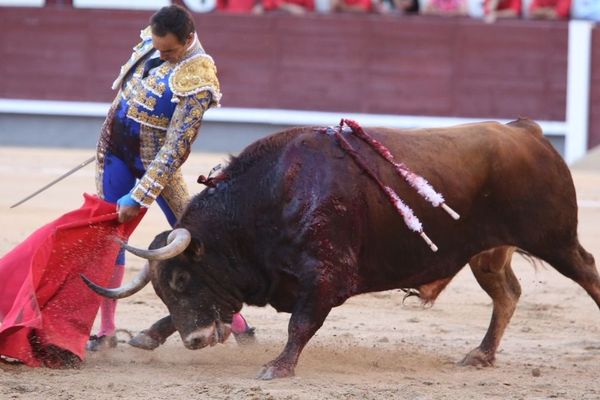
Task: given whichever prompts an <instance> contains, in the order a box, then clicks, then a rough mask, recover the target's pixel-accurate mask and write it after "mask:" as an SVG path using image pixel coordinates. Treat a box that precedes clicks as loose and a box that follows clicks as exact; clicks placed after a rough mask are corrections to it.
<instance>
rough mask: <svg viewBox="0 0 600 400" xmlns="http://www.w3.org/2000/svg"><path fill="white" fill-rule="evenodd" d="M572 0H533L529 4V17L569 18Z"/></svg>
mask: <svg viewBox="0 0 600 400" xmlns="http://www.w3.org/2000/svg"><path fill="white" fill-rule="evenodd" d="M570 11H571V0H533V1H532V2H531V4H530V5H529V18H533V19H568V18H569V14H570Z"/></svg>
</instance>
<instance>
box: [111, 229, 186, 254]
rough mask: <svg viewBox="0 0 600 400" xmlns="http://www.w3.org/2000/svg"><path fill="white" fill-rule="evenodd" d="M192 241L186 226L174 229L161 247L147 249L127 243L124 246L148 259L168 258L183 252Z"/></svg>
mask: <svg viewBox="0 0 600 400" xmlns="http://www.w3.org/2000/svg"><path fill="white" fill-rule="evenodd" d="M191 241H192V235H191V234H190V231H188V230H187V229H185V228H177V229H173V231H172V232H171V233H170V234H169V237H168V238H167V245H166V246H164V247H161V248H160V249H153V250H146V249H138V248H137V247H132V246H130V245H128V244H126V243H124V244H123V245H122V246H123V248H124V249H125V250H127V251H129V252H130V253H133V254H135V255H136V256H138V257H142V258H145V259H146V260H166V259H168V258H173V257H175V256H177V255H179V254H181V253H182V252H183V251H184V250H185V249H186V247H188V245H189V244H190V242H191Z"/></svg>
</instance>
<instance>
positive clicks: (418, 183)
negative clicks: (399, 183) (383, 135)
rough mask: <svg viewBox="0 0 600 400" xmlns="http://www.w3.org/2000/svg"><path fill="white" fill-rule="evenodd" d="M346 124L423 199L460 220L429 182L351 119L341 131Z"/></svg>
mask: <svg viewBox="0 0 600 400" xmlns="http://www.w3.org/2000/svg"><path fill="white" fill-rule="evenodd" d="M344 124H345V125H346V126H348V127H349V128H350V129H351V130H352V132H353V133H354V134H355V135H356V136H358V137H359V138H361V139H362V140H364V141H365V142H366V143H367V144H369V145H370V146H371V147H373V148H374V149H375V151H377V153H379V155H381V157H383V158H384V159H385V160H386V161H388V162H389V163H390V164H392V165H393V166H394V168H395V169H396V171H397V172H398V173H399V174H400V176H402V177H403V178H404V180H405V181H406V182H407V183H408V184H409V185H410V186H412V187H413V188H414V189H415V190H416V191H417V193H419V194H420V195H421V197H423V198H424V199H425V200H427V201H428V202H429V203H431V205H432V206H434V207H442V209H443V210H444V211H446V212H447V213H448V214H449V215H450V216H451V217H452V218H454V219H455V220H457V219H459V218H460V215H459V214H458V213H457V212H456V211H454V210H453V209H452V208H450V207H449V206H448V205H447V204H446V201H445V200H444V196H442V194H440V193H438V192H436V190H435V189H434V188H433V187H432V186H431V185H430V184H429V182H427V180H426V179H425V178H423V177H422V176H419V175H417V174H415V173H414V172H412V171H411V170H410V169H409V168H408V167H407V166H406V165H404V163H402V162H396V160H395V159H394V156H393V155H392V153H390V152H389V150H388V149H387V148H386V147H385V146H384V145H382V144H381V143H379V142H378V141H377V140H376V139H374V138H372V137H371V136H370V135H369V134H367V133H366V132H365V131H364V130H363V129H362V127H361V126H360V125H359V124H358V123H357V122H356V121H353V120H351V119H342V120H341V121H340V129H343V126H344Z"/></svg>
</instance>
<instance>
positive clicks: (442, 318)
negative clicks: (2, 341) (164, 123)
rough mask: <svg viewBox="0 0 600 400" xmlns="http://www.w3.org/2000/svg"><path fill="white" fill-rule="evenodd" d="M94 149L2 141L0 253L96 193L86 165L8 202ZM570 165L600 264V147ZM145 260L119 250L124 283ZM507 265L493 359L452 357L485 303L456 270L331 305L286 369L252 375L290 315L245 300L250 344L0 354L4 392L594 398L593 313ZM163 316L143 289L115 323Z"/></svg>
mask: <svg viewBox="0 0 600 400" xmlns="http://www.w3.org/2000/svg"><path fill="white" fill-rule="evenodd" d="M596 153H597V152H596ZM92 154H93V153H91V152H90V151H83V150H56V149H31V148H8V147H2V148H0V182H2V185H1V187H2V189H1V190H2V195H1V196H0V226H1V227H2V229H1V230H0V254H5V253H6V252H7V251H8V250H10V249H11V248H12V247H13V246H15V245H16V244H17V243H19V242H20V241H22V240H23V239H24V238H26V237H27V236H28V235H29V234H30V233H31V232H33V231H34V230H35V229H37V228H38V227H40V226H41V225H43V224H44V223H46V222H48V221H50V220H53V219H55V218H56V217H58V216H60V215H62V214H63V213H65V212H67V211H70V210H72V209H74V208H77V207H79V206H80V205H81V203H82V196H81V195H82V193H83V192H89V193H93V192H94V177H93V166H92V165H90V166H88V167H85V168H84V169H83V170H81V171H79V172H77V173H76V174H74V175H72V176H71V177H69V178H68V179H67V180H66V181H64V182H62V183H60V184H59V185H56V186H55V187H53V188H51V189H50V190H48V191H47V192H45V193H44V194H42V195H40V196H39V197H37V198H35V199H33V200H31V201H29V202H27V203H25V204H23V205H21V206H19V207H18V208H15V209H9V206H10V205H11V204H13V203H15V202H16V201H17V200H19V199H21V198H22V197H24V196H26V195H28V194H29V193H31V192H33V191H34V190H36V189H38V188H39V187H41V186H43V185H44V184H46V183H48V182H49V181H51V180H52V179H54V178H56V177H57V176H58V175H60V174H61V173H64V172H65V171H67V170H68V169H70V168H71V167H72V166H74V165H77V164H78V163H80V162H82V161H83V160H85V159H86V158H88V157H90V156H91V155H92ZM225 158H226V157H225V155H224V154H202V153H195V154H193V155H192V156H191V158H190V160H189V161H188V162H187V163H186V164H185V166H184V174H185V176H186V179H187V180H188V181H189V183H190V187H191V189H192V192H197V191H200V190H201V189H202V187H201V186H200V185H198V184H196V183H195V179H196V177H197V176H198V175H199V174H206V173H207V172H208V170H209V169H210V168H211V167H212V166H214V165H215V164H217V163H218V162H220V161H222V160H224V159H225ZM572 172H573V176H574V179H575V184H576V187H577V192H578V199H579V202H580V226H579V235H580V239H581V242H582V244H583V245H584V247H586V249H587V250H588V251H590V252H591V253H593V254H594V255H595V256H596V259H597V260H600V154H592V155H590V156H588V157H587V158H586V159H585V160H583V161H582V162H580V163H578V164H576V165H575V166H574V168H573V169H572ZM167 228H168V225H167V223H166V221H165V220H164V218H163V217H162V215H161V214H160V212H159V210H158V207H153V208H152V209H151V211H150V212H149V215H148V216H147V217H146V218H145V220H144V221H143V222H142V224H141V225H140V227H139V228H138V230H137V231H136V232H135V233H134V235H133V236H132V238H131V242H132V243H133V244H137V245H139V246H146V245H147V244H148V243H149V242H150V240H151V238H152V237H153V236H154V234H155V233H157V232H159V231H161V230H163V229H167ZM141 265H142V262H141V261H140V260H138V259H135V258H134V257H130V258H128V270H127V275H126V279H127V278H129V277H130V276H131V275H132V274H134V273H136V272H137V271H139V268H140V267H141ZM513 265H514V267H515V272H516V274H517V276H518V277H519V280H520V283H521V285H522V287H523V295H522V296H521V300H520V303H519V306H518V308H517V311H516V313H515V316H514V317H513V320H512V323H511V324H510V325H509V327H508V329H507V332H506V334H505V336H504V339H503V341H502V343H501V345H500V349H499V352H498V355H497V362H496V366H495V367H492V368H472V367H461V366H458V365H457V362H458V361H460V360H461V359H462V357H463V356H464V355H465V354H466V353H467V352H468V351H469V350H471V349H472V348H474V347H475V346H477V345H478V344H479V342H480V340H481V338H482V337H483V335H484V333H485V330H486V329H487V326H488V322H489V318H490V314H491V301H490V299H489V298H488V297H487V295H486V294H485V293H484V292H483V291H482V290H481V289H480V288H479V286H478V285H477V283H476V282H475V280H474V278H473V275H472V274H471V272H470V271H469V270H468V269H464V270H463V271H461V273H459V275H458V276H457V277H456V278H455V280H454V281H453V282H452V283H451V284H450V286H449V287H448V288H447V289H446V291H444V292H443V293H442V294H441V296H440V297H439V299H438V300H437V302H436V304H435V305H434V306H433V307H432V308H427V309H425V308H423V307H421V306H420V304H419V303H418V302H417V301H413V300H408V301H406V302H405V303H403V302H402V298H403V293H402V292H399V291H388V292H382V293H376V294H369V295H362V296H358V297H355V298H352V299H350V300H349V301H348V302H347V303H346V304H344V305H343V306H341V307H338V308H336V309H334V310H333V311H332V313H331V314H330V316H329V318H328V319H327V320H326V322H325V324H324V326H323V327H322V328H321V329H320V330H319V331H318V333H317V335H316V336H315V337H314V338H313V339H312V340H311V341H310V342H309V344H308V346H307V348H306V349H305V350H304V352H303V353H302V355H301V358H300V362H299V364H298V367H297V369H296V377H294V378H289V379H280V380H275V381H268V382H264V381H258V380H256V379H255V376H256V373H257V372H258V371H259V369H260V367H261V365H262V364H263V363H265V362H267V361H269V360H271V359H272V358H273V357H275V356H276V355H277V354H278V353H279V352H280V351H281V349H282V347H283V345H284V343H285V340H286V337H287V321H288V318H289V315H288V314H279V313H277V312H275V311H274V310H273V309H272V308H269V307H266V308H256V307H245V308H244V314H245V315H246V317H247V318H248V320H249V321H250V322H251V324H252V325H254V326H256V328H257V337H258V343H257V344H256V345H254V346H249V347H240V346H238V345H236V343H235V341H234V340H230V341H228V342H227V343H225V344H224V345H220V346H215V347H213V348H210V349H205V350H200V351H189V350H186V349H185V348H184V347H183V346H182V344H181V341H180V339H179V337H178V335H174V336H173V337H171V338H169V340H168V341H167V342H166V343H165V345H163V346H162V347H160V348H159V349H157V350H155V351H152V352H148V351H143V350H138V349H135V348H132V347H129V346H128V345H127V344H125V343H121V344H120V345H119V346H118V347H117V348H116V349H114V350H110V351H107V352H104V353H101V354H91V355H90V356H89V357H88V358H87V359H86V360H85V363H84V364H83V365H82V366H81V367H80V368H78V369H70V370H49V369H44V368H40V369H30V368H27V367H23V366H13V365H3V364H0V399H119V398H121V399H169V398H172V399H191V398H198V399H204V398H206V399H290V400H292V399H314V400H317V399H319V400H321V399H477V400H479V399H577V400H581V399H589V400H591V399H599V398H600V379H599V377H600V375H599V371H600V310H598V307H597V306H596V305H595V304H594V302H593V301H592V300H591V298H590V297H588V296H587V294H585V293H584V291H583V290H582V289H581V288H580V287H579V286H577V285H575V284H574V283H573V282H571V281H570V280H568V279H567V278H564V277H562V276H561V275H559V274H558V273H557V272H556V271H555V270H554V269H552V268H550V267H548V266H545V267H543V268H539V269H537V270H536V269H534V268H533V267H531V265H530V264H528V263H527V262H526V261H525V260H523V259H521V258H520V257H515V261H514V264H513ZM164 315H166V308H165V307H164V305H163V304H162V303H161V302H160V300H159V299H158V298H157V297H156V296H155V294H154V292H153V291H152V288H151V287H147V288H145V289H143V290H142V291H141V292H140V293H138V294H136V295H134V296H132V297H130V298H127V299H124V300H122V301H121V302H120V305H119V309H118V318H117V319H118V321H117V322H118V326H119V327H120V328H123V329H126V330H129V331H131V332H133V333H136V332H138V331H140V330H141V329H144V328H146V327H147V326H149V325H150V324H151V323H153V322H154V321H155V320H156V319H158V318H160V317H162V316H164ZM120 338H121V339H122V340H125V339H126V336H125V335H121V337H120Z"/></svg>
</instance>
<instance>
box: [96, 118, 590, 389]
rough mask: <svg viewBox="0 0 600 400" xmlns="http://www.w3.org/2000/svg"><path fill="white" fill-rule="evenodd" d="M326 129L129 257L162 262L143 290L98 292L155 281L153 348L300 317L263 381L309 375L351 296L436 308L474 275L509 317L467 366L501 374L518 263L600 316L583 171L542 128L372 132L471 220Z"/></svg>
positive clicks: (255, 164)
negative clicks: (453, 283) (498, 363)
mask: <svg viewBox="0 0 600 400" xmlns="http://www.w3.org/2000/svg"><path fill="white" fill-rule="evenodd" d="M320 131H322V130H319V129H315V128H310V127H304V128H294V129H289V130H286V131H283V132H280V133H277V134H274V135H272V136H269V137H266V138H264V139H261V140H259V141H257V142H255V143H253V144H251V145H250V146H248V147H247V148H246V149H245V150H244V151H243V152H242V153H241V154H240V155H239V156H238V157H232V159H231V161H230V163H229V165H228V166H227V168H226V169H225V170H224V171H223V173H222V174H221V175H220V176H218V177H217V178H219V179H218V180H219V181H220V182H219V183H217V184H215V185H214V187H212V188H208V189H205V190H204V191H202V192H201V193H199V194H198V195H196V196H195V197H194V198H193V199H191V201H190V202H189V204H188V206H187V209H186V211H185V212H184V214H183V216H182V217H181V219H180V220H179V222H178V223H177V225H176V227H175V229H174V230H173V231H171V232H169V231H167V232H163V233H161V234H159V235H157V236H156V237H155V239H154V240H153V242H152V244H151V245H150V248H149V249H148V250H146V249H139V248H136V247H133V246H129V245H125V247H126V248H127V249H128V250H129V251H130V252H133V253H135V254H137V255H138V256H141V257H144V258H146V259H148V260H149V261H148V263H147V264H146V267H145V268H144V269H143V270H142V271H141V272H140V274H139V275H138V276H137V277H136V278H135V279H134V280H133V281H132V282H130V283H128V284H125V285H124V286H122V287H120V288H116V289H106V288H102V287H99V286H97V285H95V284H93V283H91V282H88V285H89V286H90V287H91V288H92V289H94V290H95V291H96V292H98V293H100V294H102V295H104V296H107V297H112V298H122V297H125V296H129V295H131V294H133V293H135V292H136V291H138V290H140V289H141V288H142V287H143V286H144V285H145V284H147V283H148V282H149V281H151V282H152V285H153V286H154V289H155V291H156V294H157V295H158V296H159V297H160V298H161V299H162V301H163V302H164V303H165V305H166V306H167V308H168V310H169V313H170V315H169V316H168V317H166V318H163V319H162V320H160V321H158V322H157V323H156V324H155V325H153V327H152V328H150V329H149V330H147V331H145V335H146V337H147V338H150V339H151V341H154V343H151V344H150V345H148V348H152V347H155V346H157V345H158V344H159V343H160V342H162V341H164V339H165V338H166V337H167V336H169V335H170V334H172V333H174V332H175V331H179V334H180V335H181V338H182V341H183V344H184V345H185V347H187V348H189V349H199V348H202V347H205V346H208V345H214V344H216V343H219V342H223V341H224V340H226V338H227V336H228V335H229V333H230V323H231V317H232V314H233V313H235V312H238V311H240V309H241V307H242V304H243V303H246V304H249V305H255V306H265V305H267V304H270V305H271V306H273V307H274V308H275V309H276V310H277V311H280V312H288V313H291V318H290V320H289V326H288V340H287V343H286V345H285V348H284V349H283V351H282V352H281V353H280V354H279V356H278V357H276V358H275V359H274V360H272V361H270V362H268V363H267V364H266V365H264V366H263V368H262V370H261V371H260V373H259V375H258V378H261V379H272V378H280V377H287V376H291V375H293V374H294V368H295V366H296V364H297V362H298V358H299V356H300V353H301V351H302V349H303V348H304V346H305V345H306V344H307V342H308V341H309V340H310V338H311V337H312V336H313V335H314V334H315V332H316V331H317V330H318V329H319V328H320V327H321V325H322V324H323V322H324V320H325V318H326V317H327V315H328V313H329V312H330V310H331V309H332V308H333V307H336V306H339V305H341V304H343V303H344V301H346V299H348V298H349V297H351V296H354V295H357V294H361V293H368V292H375V291H384V290H389V289H396V288H412V289H413V291H416V293H418V295H419V296H420V297H421V299H423V301H428V302H432V301H434V300H435V298H436V297H437V296H438V295H439V293H440V292H441V291H442V290H443V289H444V288H445V287H446V285H447V284H448V283H449V282H450V280H451V279H452V278H453V277H454V276H455V275H456V274H457V273H458V272H459V271H460V270H461V269H462V268H463V266H465V265H466V264H469V265H470V267H471V269H472V271H473V273H474V275H475V277H476V279H477V281H478V283H479V284H480V285H481V287H482V288H483V289H484V290H485V291H486V292H487V294H488V295H489V296H490V297H491V298H492V300H493V310H492V317H491V322H490V325H489V328H488V330H487V333H486V334H485V336H484V338H483V340H482V342H481V343H480V345H479V346H478V347H476V348H475V349H473V350H472V351H470V352H469V353H468V354H467V355H466V356H465V357H464V359H463V360H462V363H463V364H467V365H482V366H488V365H492V364H493V363H494V360H495V354H496V349H497V348H498V345H499V342H500V340H501V338H502V335H503V333H504V331H505V328H506V327H507V325H508V323H509V321H510V319H511V317H512V315H513V312H514V310H515V307H516V304H517V301H518V299H519V296H520V293H521V288H520V285H519V282H518V280H517V278H516V277H515V275H514V273H513V271H512V268H511V258H512V255H513V253H514V252H515V251H520V252H524V253H526V254H529V255H532V256H534V257H536V258H539V259H541V260H543V261H545V262H547V263H548V264H550V265H551V266H552V267H554V268H555V269H556V270H558V271H559V272H560V273H561V274H563V275H564V276H566V277H568V278H571V279H572V280H574V281H575V282H577V283H578V284H579V285H580V286H581V287H582V288H583V289H585V290H586V292H587V293H588V294H589V295H590V296H591V297H592V299H593V300H594V301H595V302H596V304H597V305H598V306H599V307H600V277H599V275H598V271H597V269H596V266H595V262H594V258H593V256H592V255H591V254H589V253H588V252H587V251H586V250H585V249H584V248H583V247H582V246H581V245H580V243H579V240H578V237H577V203H576V194H575V188H574V185H573V181H572V178H571V175H570V172H569V169H568V167H567V165H566V164H565V163H564V161H563V159H562V158H561V156H560V155H559V154H558V152H557V151H556V150H555V149H554V148H553V147H552V145H551V144H550V143H549V142H548V141H547V140H546V139H545V138H544V137H543V134H542V131H541V129H540V127H539V126H538V125H537V124H536V123H535V122H533V121H531V120H528V119H519V120H517V121H513V122H510V123H508V124H506V125H504V124H499V123H496V122H482V123H476V124H467V125H461V126H455V127H449V128H440V129H415V130H398V129H389V128H372V129H369V130H368V132H369V134H370V135H371V137H372V138H374V140H375V141H377V142H378V143H380V144H382V145H383V146H385V148H386V149H387V150H389V153H390V154H391V155H392V156H393V157H394V159H396V160H401V161H402V163H404V164H405V165H407V166H409V167H410V168H411V169H412V170H413V171H418V173H419V174H421V176H422V177H424V178H425V179H426V180H427V181H429V183H430V184H431V185H432V187H435V188H437V190H439V191H440V192H441V193H443V195H444V197H445V202H446V203H447V204H451V205H452V206H453V208H454V209H455V210H456V211H457V212H458V213H459V214H460V215H461V218H460V219H459V220H457V221H454V220H452V219H450V218H448V216H447V215H446V213H445V212H444V211H443V210H442V209H441V208H440V207H431V205H430V204H428V203H427V202H426V201H424V199H423V197H422V196H420V195H419V194H418V193H417V192H416V191H415V190H414V188H412V187H410V186H409V185H407V184H406V182H405V181H404V180H402V179H401V178H399V177H398V174H397V173H396V171H394V168H392V166H391V165H390V163H388V162H386V160H385V159H384V158H383V157H379V155H378V154H377V153H376V152H374V151H373V148H372V147H371V146H369V144H368V143H367V142H365V141H364V140H360V138H357V137H356V136H355V135H351V134H348V133H346V132H345V131H343V130H338V132H337V136H335V137H334V136H333V135H324V134H320ZM340 132H341V133H340ZM340 135H341V136H342V138H343V140H344V142H345V143H346V145H349V146H351V147H350V149H348V148H347V146H346V148H344V146H341V143H340V141H339V140H336V138H338V139H339V138H340ZM356 155H360V156H361V157H362V158H361V159H362V160H363V161H364V163H365V164H366V165H367V168H368V169H367V170H366V169H365V166H364V165H362V166H361V165H359V164H360V163H358V162H357V159H356V157H353V156H356ZM367 171H370V172H371V173H372V174H374V175H375V178H376V179H375V180H377V181H379V182H384V183H385V185H386V186H389V187H390V188H391V189H393V190H394V191H395V193H397V194H398V197H399V198H400V199H402V201H403V202H404V203H405V204H409V205H410V206H411V207H412V210H413V212H414V215H415V216H418V218H420V221H421V223H422V226H423V227H424V229H425V230H426V231H427V234H428V237H430V238H431V240H432V241H433V242H435V244H436V245H437V246H438V248H439V250H437V251H432V250H431V248H430V246H428V245H427V243H425V242H424V241H423V240H421V238H420V237H419V235H417V234H415V233H414V232H411V231H410V230H409V229H408V228H407V225H406V224H405V223H404V221H403V218H402V216H401V215H399V213H398V210H397V209H396V208H395V207H394V206H393V204H391V202H390V201H388V200H389V199H388V198H387V197H386V195H385V192H384V191H382V190H381V187H380V186H381V185H377V184H376V182H375V180H374V179H373V178H374V177H373V176H372V175H369V174H368V173H367ZM213 183H214V182H213ZM142 347H143V346H142Z"/></svg>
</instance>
